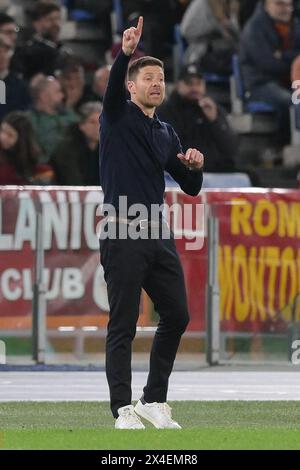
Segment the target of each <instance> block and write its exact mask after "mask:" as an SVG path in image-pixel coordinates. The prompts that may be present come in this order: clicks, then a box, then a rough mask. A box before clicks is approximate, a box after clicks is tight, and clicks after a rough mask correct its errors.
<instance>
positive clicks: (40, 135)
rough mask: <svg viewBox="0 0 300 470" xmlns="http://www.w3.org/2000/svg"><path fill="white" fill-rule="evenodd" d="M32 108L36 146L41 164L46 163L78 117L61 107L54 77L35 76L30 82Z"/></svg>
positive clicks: (61, 95) (62, 97)
mask: <svg viewBox="0 0 300 470" xmlns="http://www.w3.org/2000/svg"><path fill="white" fill-rule="evenodd" d="M31 94H32V100H33V108H32V110H31V111H29V113H28V116H29V118H30V120H31V123H32V126H33V129H34V132H35V134H36V138H37V141H38V144H39V145H40V147H41V150H42V153H43V159H42V161H43V163H48V161H49V160H50V158H51V156H52V154H53V151H54V149H55V147H56V146H57V144H58V142H59V141H60V140H61V138H62V135H63V133H64V130H65V129H66V127H68V126H69V125H70V124H72V123H75V122H77V121H78V115H77V114H76V113H75V112H74V111H73V110H72V109H69V108H67V107H64V105H63V99H64V95H63V92H62V89H61V85H60V83H59V82H58V80H56V78H54V77H46V76H45V75H42V74H41V75H37V76H36V77H34V79H33V80H32V82H31Z"/></svg>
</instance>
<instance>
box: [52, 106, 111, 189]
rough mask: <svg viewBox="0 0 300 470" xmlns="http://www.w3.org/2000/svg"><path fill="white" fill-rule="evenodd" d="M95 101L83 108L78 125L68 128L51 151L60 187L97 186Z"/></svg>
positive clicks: (98, 112) (97, 159)
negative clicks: (61, 185)
mask: <svg viewBox="0 0 300 470" xmlns="http://www.w3.org/2000/svg"><path fill="white" fill-rule="evenodd" d="M101 110H102V106H101V104H100V103H97V102H89V103H85V104H84V105H82V107H81V108H80V110H79V116H80V120H79V123H77V124H73V125H71V126H70V127H69V128H68V129H67V130H66V133H65V135H64V136H63V138H62V140H61V141H60V142H59V144H58V146H57V148H56V149H55V151H54V152H53V157H52V160H51V162H52V165H53V167H54V168H55V173H56V176H57V182H58V183H59V184H63V185H78V186H99V185H100V176H99V117H100V113H101Z"/></svg>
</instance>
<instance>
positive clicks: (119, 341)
mask: <svg viewBox="0 0 300 470" xmlns="http://www.w3.org/2000/svg"><path fill="white" fill-rule="evenodd" d="M100 251H101V263H102V265H103V268H104V273H105V280H106V282H107V289H108V300H109V305H110V318H109V323H108V331H107V339H106V375H107V381H108V385H109V390H110V400H111V410H112V413H113V416H114V417H118V412H117V410H118V408H120V407H122V406H125V405H129V404H131V400H132V392H131V353H132V341H133V339H134V337H135V333H136V324H137V320H138V316H139V305H140V297H141V289H142V288H144V289H145V291H146V292H147V294H148V295H149V297H150V298H151V300H152V301H153V303H154V306H155V310H156V311H157V312H158V313H159V317H160V320H159V325H158V328H157V331H156V334H155V337H154V341H153V345H152V349H151V355H150V369H149V375H148V381H147V384H146V386H145V388H144V399H145V401H146V402H147V403H151V402H154V401H156V402H165V401H166V400H167V391H168V381H169V376H170V374H171V371H172V368H173V364H174V360H175V356H176V353H177V349H178V346H179V342H180V338H181V336H182V334H183V333H184V331H185V329H186V327H187V324H188V322H189V315H188V310H187V299H186V291H185V284H184V277H183V271H182V267H181V263H180V260H179V257H178V254H177V252H176V248H175V242H174V239H173V238H171V239H167V240H163V239H159V240H151V239H148V240H145V239H138V240H132V239H126V240H122V239H116V240H111V239H104V240H101V241H100Z"/></svg>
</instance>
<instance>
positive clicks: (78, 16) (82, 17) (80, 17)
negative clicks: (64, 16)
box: [69, 8, 96, 22]
mask: <svg viewBox="0 0 300 470" xmlns="http://www.w3.org/2000/svg"><path fill="white" fill-rule="evenodd" d="M69 14H70V19H71V20H73V21H78V22H80V21H90V20H94V19H95V18H96V17H95V15H94V14H93V13H91V12H89V11H87V10H80V9H77V8H75V9H74V10H70V13H69Z"/></svg>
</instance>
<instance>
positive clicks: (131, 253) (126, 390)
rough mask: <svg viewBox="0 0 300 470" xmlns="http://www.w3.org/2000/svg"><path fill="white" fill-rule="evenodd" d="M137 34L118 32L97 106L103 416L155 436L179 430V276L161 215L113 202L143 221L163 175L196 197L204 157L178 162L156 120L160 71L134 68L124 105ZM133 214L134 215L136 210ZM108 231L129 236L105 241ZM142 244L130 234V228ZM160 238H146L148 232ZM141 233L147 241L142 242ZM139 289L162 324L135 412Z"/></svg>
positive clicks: (159, 194)
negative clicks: (173, 398) (102, 225)
mask: <svg viewBox="0 0 300 470" xmlns="http://www.w3.org/2000/svg"><path fill="white" fill-rule="evenodd" d="M142 25H143V18H142V17H140V18H139V22H138V26H137V28H129V29H128V30H126V31H125V32H124V34H123V43H122V50H121V51H120V53H119V55H118V56H117V58H116V61H115V63H114V65H113V66H112V69H111V73H110V78H109V83H108V86H107V90H106V94H105V96H104V101H103V112H102V115H101V137H100V170H101V184H102V188H103V192H104V203H105V207H108V205H109V206H110V207H112V208H113V209H114V211H113V213H114V214H116V215H114V216H112V215H110V213H109V212H108V218H107V219H106V220H107V225H106V228H108V236H107V237H103V236H102V235H103V234H101V237H100V250H101V263H102V265H103V267H104V273H105V280H106V282H107V290H108V299H109V305H110V317H109V324H108V331H107V341H106V374H107V380H108V384H109V390H110V400H111V410H112V414H113V416H114V417H115V418H116V422H115V427H116V428H117V429H144V425H143V423H142V422H141V420H140V418H139V416H142V417H143V418H144V419H147V420H148V421H150V422H151V423H152V424H153V425H154V426H155V427H157V428H174V429H176V428H177V429H178V428H180V426H179V424H178V423H176V421H174V420H173V419H172V417H171V410H170V408H169V406H168V405H167V403H166V400H167V390H168V381H169V376H170V374H171V371H172V367H173V363H174V360H175V356H176V352H177V349H178V346H179V342H180V338H181V335H182V334H183V332H184V331H185V329H186V326H187V324H188V321H189V315H188V309H187V299H186V291H185V286H184V277H183V272H182V268H181V264H180V261H179V257H178V254H177V252H176V248H175V243H174V238H173V237H172V236H170V237H165V236H162V232H163V231H164V230H167V227H166V223H165V222H164V219H163V218H162V216H161V214H160V215H159V214H158V217H156V219H155V218H154V217H153V216H151V215H148V216H147V218H143V219H142V220H139V215H140V214H139V215H137V214H136V211H135V215H133V214H131V217H130V213H129V211H128V212H127V211H126V213H124V211H123V210H122V207H121V202H120V198H122V197H123V199H122V200H124V198H126V202H127V206H128V208H129V209H133V208H134V207H136V205H139V207H141V206H142V208H143V210H144V209H145V211H146V212H147V214H150V213H152V208H153V206H156V207H158V206H161V205H162V204H163V195H164V190H165V182H164V170H166V171H168V172H169V173H170V174H171V175H172V177H173V178H174V179H175V180H176V181H177V182H178V183H179V185H180V186H181V188H182V189H183V190H184V191H185V192H186V193H188V194H190V195H192V196H196V195H197V194H198V193H199V191H200V189H201V185H202V167H203V155H202V154H201V153H200V152H199V151H198V150H196V149H188V151H187V152H186V153H185V154H183V152H182V148H181V145H180V142H179V139H178V137H177V135H176V133H175V131H174V130H173V128H172V127H171V126H170V125H169V124H166V123H164V122H161V121H160V120H159V119H158V117H157V115H156V114H155V109H156V107H157V106H159V105H160V104H161V103H162V101H163V99H164V95H165V81H164V70H163V64H162V62H161V61H160V60H159V59H156V58H154V57H143V58H140V59H137V60H136V61H134V62H133V63H132V64H131V65H130V66H129V70H128V79H127V85H128V90H129V92H130V95H131V100H130V101H127V95H126V89H125V78H126V74H127V68H128V64H129V61H130V57H131V56H132V54H133V53H134V51H135V49H136V47H137V45H138V43H139V40H140V37H141V34H142ZM138 212H139V209H138ZM113 227H119V230H122V227H123V228H124V227H125V228H126V230H128V234H127V233H126V236H125V237H124V238H122V237H121V236H119V232H118V235H117V237H114V236H112V235H111V233H110V230H111V231H112V228H113ZM132 228H137V229H139V230H140V234H141V237H140V238H133V237H131V236H130V233H129V232H131V229H132ZM155 228H156V229H157V230H158V231H159V237H155V238H153V237H152V233H151V236H150V237H147V235H150V233H149V232H152V230H151V229H155ZM142 235H146V237H144V236H142ZM142 288H144V289H145V291H146V292H147V293H148V295H149V296H150V298H151V299H152V300H153V302H154V305H155V309H156V311H157V312H158V313H159V315H160V321H159V325H158V329H157V332H156V334H155V338H154V341H153V346H152V350H151V357H150V371H149V376H148V381H147V384H146V386H145V388H144V395H143V397H142V398H141V400H139V402H138V404H137V405H136V407H135V408H133V406H132V404H131V399H132V393H131V345H132V340H133V338H134V336H135V332H136V323H137V320H138V315H139V304H140V296H141V290H142ZM138 415H139V416H138Z"/></svg>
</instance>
